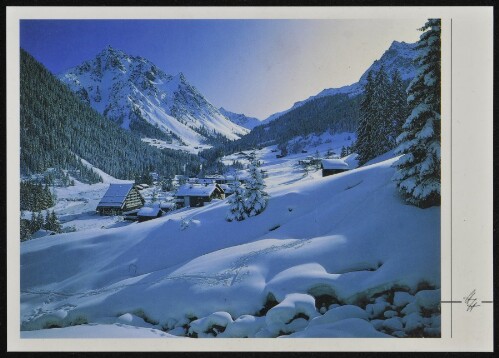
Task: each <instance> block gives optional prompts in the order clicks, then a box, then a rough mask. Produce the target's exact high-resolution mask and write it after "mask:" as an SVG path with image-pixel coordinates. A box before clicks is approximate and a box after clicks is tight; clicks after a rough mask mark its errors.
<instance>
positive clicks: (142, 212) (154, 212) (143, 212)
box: [137, 206, 161, 217]
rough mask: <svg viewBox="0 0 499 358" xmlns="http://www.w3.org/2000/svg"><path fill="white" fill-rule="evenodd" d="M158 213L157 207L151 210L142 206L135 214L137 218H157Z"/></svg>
mask: <svg viewBox="0 0 499 358" xmlns="http://www.w3.org/2000/svg"><path fill="white" fill-rule="evenodd" d="M160 211H161V209H160V208H159V207H158V206H155V207H152V208H151V207H149V206H144V207H142V208H141V209H140V210H139V212H138V213H137V216H149V217H150V216H152V217H156V216H158V214H159V212H160Z"/></svg>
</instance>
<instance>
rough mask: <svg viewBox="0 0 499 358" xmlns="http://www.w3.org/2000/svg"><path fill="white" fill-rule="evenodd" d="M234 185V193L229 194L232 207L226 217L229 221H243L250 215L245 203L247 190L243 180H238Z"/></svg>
mask: <svg viewBox="0 0 499 358" xmlns="http://www.w3.org/2000/svg"><path fill="white" fill-rule="evenodd" d="M233 185H234V194H232V195H231V196H229V200H228V202H229V204H230V208H229V212H228V214H227V217H226V219H227V221H234V220H236V221H241V220H244V219H246V218H247V217H248V214H246V207H245V205H244V200H245V191H244V188H243V187H242V186H241V182H239V181H237V180H236V181H235V182H234V184H233Z"/></svg>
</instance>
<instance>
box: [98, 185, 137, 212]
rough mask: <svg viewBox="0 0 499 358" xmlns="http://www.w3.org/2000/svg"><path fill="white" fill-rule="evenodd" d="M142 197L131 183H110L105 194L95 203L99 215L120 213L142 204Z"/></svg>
mask: <svg viewBox="0 0 499 358" xmlns="http://www.w3.org/2000/svg"><path fill="white" fill-rule="evenodd" d="M144 202H145V201H144V198H143V197H142V195H140V193H139V191H138V190H137V188H136V187H135V185H134V184H133V183H129V184H110V185H109V188H108V189H107V192H106V194H104V196H103V197H102V199H101V201H100V202H99V204H98V205H97V211H98V212H99V214H100V215H121V214H123V212H124V211H130V210H134V209H138V208H141V207H142V206H144Z"/></svg>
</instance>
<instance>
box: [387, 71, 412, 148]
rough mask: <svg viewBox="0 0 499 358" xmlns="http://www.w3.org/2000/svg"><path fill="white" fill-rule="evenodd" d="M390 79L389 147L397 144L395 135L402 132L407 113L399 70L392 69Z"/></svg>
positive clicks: (405, 98)
mask: <svg viewBox="0 0 499 358" xmlns="http://www.w3.org/2000/svg"><path fill="white" fill-rule="evenodd" d="M391 80H392V84H391V86H390V101H389V106H390V108H389V110H388V113H389V115H390V120H389V123H390V127H391V128H390V129H391V130H390V134H389V139H388V140H389V142H390V147H392V148H394V147H395V146H396V144H397V142H396V141H397V137H398V136H399V135H400V134H401V133H402V126H403V124H404V122H405V119H406V118H407V116H408V115H409V109H408V108H409V107H408V106H407V93H406V91H405V87H404V83H403V82H402V78H401V77H400V72H399V71H394V72H393V74H392V78H391Z"/></svg>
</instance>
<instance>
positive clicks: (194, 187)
mask: <svg viewBox="0 0 499 358" xmlns="http://www.w3.org/2000/svg"><path fill="white" fill-rule="evenodd" d="M216 188H217V185H216V184H208V185H204V184H184V185H182V186H181V187H180V188H178V190H177V194H176V195H177V196H210V195H211V194H212V193H213V192H214V191H215V189H216Z"/></svg>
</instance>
